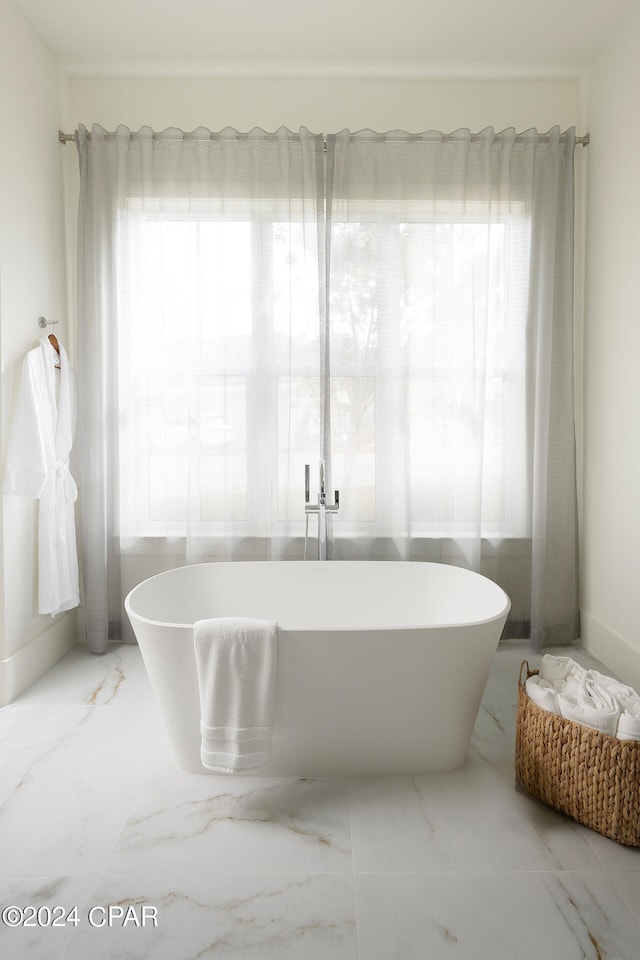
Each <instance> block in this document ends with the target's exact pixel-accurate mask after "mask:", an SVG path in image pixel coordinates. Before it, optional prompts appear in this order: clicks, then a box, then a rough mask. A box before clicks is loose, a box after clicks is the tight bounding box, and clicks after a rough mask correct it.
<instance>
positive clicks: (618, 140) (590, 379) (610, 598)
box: [582, 5, 640, 687]
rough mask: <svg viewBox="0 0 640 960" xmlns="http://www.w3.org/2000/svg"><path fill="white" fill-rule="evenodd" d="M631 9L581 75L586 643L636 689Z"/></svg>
mask: <svg viewBox="0 0 640 960" xmlns="http://www.w3.org/2000/svg"><path fill="white" fill-rule="evenodd" d="M639 50H640V5H634V9H633V11H632V13H631V15H630V17H629V19H628V20H627V21H626V22H625V23H624V24H623V25H622V27H621V28H620V30H619V31H618V32H617V34H616V35H615V36H614V37H613V38H612V39H611V41H610V42H609V43H608V44H607V46H606V47H605V48H604V49H603V51H602V52H601V54H600V56H599V57H598V59H597V61H596V62H595V64H594V66H593V69H592V71H591V75H590V78H589V97H588V103H589V120H588V122H589V128H590V131H591V135H592V142H591V146H590V147H589V175H588V206H587V209H588V226H587V236H588V245H587V271H586V278H587V281H586V300H585V302H586V320H585V365H584V383H585V431H584V436H585V444H584V456H585V461H584V536H583V550H582V558H583V563H582V569H583V590H582V593H583V614H582V635H583V642H584V643H585V645H586V646H587V647H588V648H589V649H591V650H593V652H594V653H595V654H596V655H597V656H598V657H600V658H601V659H603V660H604V661H605V662H606V663H607V664H608V665H609V666H610V667H611V668H612V669H614V670H617V671H618V672H619V673H620V674H621V675H623V676H624V677H625V678H628V682H630V683H633V684H635V685H638V686H639V687H640V576H639V572H638V571H639V570H640V564H639V562H638V544H639V538H640V425H639V420H638V415H639V413H640V283H639V269H640V241H639V237H640V164H639V162H638V155H639V153H640V122H639V120H638V102H639V100H640V57H639V56H638V51H639Z"/></svg>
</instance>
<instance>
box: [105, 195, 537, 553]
mask: <svg viewBox="0 0 640 960" xmlns="http://www.w3.org/2000/svg"><path fill="white" fill-rule="evenodd" d="M484 209H485V205H484V204H483V205H479V206H478V207H477V209H476V208H474V206H473V204H467V205H465V207H464V209H463V208H461V207H460V208H456V206H455V205H453V204H442V205H440V206H439V207H438V208H437V209H436V212H435V214H434V212H433V210H430V211H429V212H427V211H426V210H422V209H421V208H420V205H419V204H416V205H415V209H414V210H413V211H412V215H411V216H410V217H407V216H406V210H405V212H404V213H403V215H402V217H398V216H397V215H396V213H395V211H394V208H393V205H392V204H386V203H383V202H382V203H381V202H377V203H375V204H374V203H366V202H363V203H362V204H361V208H360V209H358V207H356V206H352V208H351V212H350V218H349V220H348V221H347V220H344V219H343V220H340V219H338V220H337V221H336V222H334V223H333V225H332V233H331V238H330V239H331V243H330V247H331V256H330V273H329V296H328V317H329V321H328V336H329V341H330V387H329V409H330V430H331V463H332V481H333V486H334V487H339V488H340V490H341V506H340V514H339V515H338V517H337V518H336V519H335V520H334V523H335V527H334V529H335V531H336V535H337V536H339V535H340V530H344V531H347V532H348V535H349V536H357V534H358V532H359V531H365V530H366V531H367V533H368V534H371V532H373V533H374V535H376V536H381V537H385V536H393V535H394V529H395V524H396V506H397V503H398V500H399V499H401V500H407V498H408V500H409V503H408V513H409V516H410V522H411V531H412V534H413V535H415V536H456V535H463V536H464V535H465V534H466V533H467V532H468V531H469V532H470V531H472V530H473V529H474V525H475V524H476V523H477V516H478V506H479V505H480V515H481V523H482V531H483V535H486V536H492V535H496V536H522V535H524V534H525V533H526V530H527V526H528V518H527V511H526V508H525V492H526V460H527V451H526V431H525V419H526V409H525V380H526V360H525V336H526V307H527V286H526V283H514V280H513V277H514V276H517V271H516V270H515V268H516V267H517V266H518V265H519V263H520V262H521V261H523V260H526V258H527V256H528V254H527V251H528V242H529V240H528V225H527V220H526V217H525V215H524V210H523V207H522V205H521V204H513V203H512V204H508V205H507V204H504V205H494V206H493V207H492V208H491V222H487V218H486V215H485V217H484V219H483V215H482V211H483V210H484ZM304 230H305V228H304V227H303V224H302V221H301V219H299V218H297V217H296V208H295V204H294V203H289V204H288V206H287V216H286V218H285V217H284V216H283V215H282V210H281V209H280V208H279V205H278V204H275V203H274V204H273V214H272V216H270V217H265V216H263V217H262V218H261V220H260V222H259V223H256V222H255V221H254V220H252V219H251V218H250V217H249V216H248V215H247V211H246V209H244V208H243V204H242V202H241V201H239V200H238V201H236V202H234V203H233V204H232V205H231V206H230V205H229V203H227V204H225V205H224V208H222V206H220V208H219V209H217V208H216V206H215V204H214V203H212V202H204V201H203V203H202V204H201V205H200V206H199V207H198V206H197V205H196V206H194V204H193V202H191V203H190V204H188V205H187V204H186V203H183V202H182V201H180V200H175V201H171V202H168V203H167V202H166V201H163V202H162V204H160V202H158V204H157V205H154V204H149V202H148V201H147V202H145V203H142V201H137V200H131V201H129V203H128V205H127V209H126V214H125V216H123V217H122V218H121V223H120V233H121V238H120V250H121V258H120V264H119V275H120V282H119V291H120V292H119V297H120V300H119V351H120V358H121V363H120V371H121V372H120V382H119V389H120V398H119V400H120V440H119V442H120V497H121V502H120V527H121V531H120V532H121V535H122V536H123V537H125V538H127V537H131V538H139V537H157V536H162V537H181V536H183V535H184V534H185V532H186V528H187V525H188V524H190V525H191V529H192V530H193V528H194V527H195V528H197V529H199V530H201V531H203V532H205V533H207V534H210V535H214V536H215V535H216V531H217V530H218V529H219V528H220V527H221V525H222V524H224V525H225V529H226V531H227V533H228V530H229V525H230V524H231V526H232V527H233V529H234V530H235V531H236V532H237V534H238V535H239V536H249V537H260V536H262V535H268V534H267V533H266V531H265V530H263V527H262V518H263V517H264V516H265V515H266V513H267V512H271V513H273V512H274V510H275V513H276V516H277V519H278V522H279V523H281V524H282V525H283V529H284V528H286V527H287V525H291V524H293V525H296V524H301V523H303V522H304V508H303V498H302V480H303V472H302V471H303V465H304V463H311V464H314V463H316V462H317V460H318V457H319V452H320V436H321V422H320V393H321V367H320V364H319V356H320V352H321V331H320V323H319V305H318V263H317V258H316V256H317V245H314V243H313V242H310V241H309V238H308V237H305V236H304V235H303V233H304ZM390 265H391V266H390Z"/></svg>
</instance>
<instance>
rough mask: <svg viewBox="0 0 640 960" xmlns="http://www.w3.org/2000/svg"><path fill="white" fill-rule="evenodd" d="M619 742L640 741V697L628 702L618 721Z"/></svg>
mask: <svg viewBox="0 0 640 960" xmlns="http://www.w3.org/2000/svg"><path fill="white" fill-rule="evenodd" d="M618 740H640V697H638V696H637V695H636V698H635V700H627V701H626V703H625V705H624V709H623V711H622V713H621V714H620V719H619V720H618Z"/></svg>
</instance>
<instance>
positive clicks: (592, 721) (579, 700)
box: [558, 677, 620, 737]
mask: <svg viewBox="0 0 640 960" xmlns="http://www.w3.org/2000/svg"><path fill="white" fill-rule="evenodd" d="M558 705H559V707H560V713H561V714H562V716H563V717H564V718H565V720H573V721H574V723H581V724H583V726H585V727H591V728H592V729H593V730H599V731H600V733H606V734H607V735H608V736H610V737H615V735H616V731H617V729H618V717H619V716H620V704H619V703H618V701H617V700H616V698H615V697H614V696H612V695H611V694H610V693H609V692H608V690H606V689H605V688H604V687H603V686H601V685H600V684H599V683H597V682H596V681H595V680H593V679H590V678H589V677H587V679H586V680H585V682H584V690H583V692H580V693H573V694H570V693H559V694H558Z"/></svg>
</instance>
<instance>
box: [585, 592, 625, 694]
mask: <svg viewBox="0 0 640 960" xmlns="http://www.w3.org/2000/svg"><path fill="white" fill-rule="evenodd" d="M580 627H581V630H580V645H581V646H582V647H584V649H585V650H587V651H588V652H589V653H592V654H593V656H594V657H597V658H598V660H600V662H601V663H603V664H604V665H605V666H606V667H607V668H608V669H609V670H610V671H611V672H612V673H614V674H616V675H617V676H618V677H619V679H620V680H622V681H623V682H624V683H628V684H629V685H630V686H632V687H635V689H636V690H638V691H639V692H640V647H635V646H633V645H632V644H631V643H629V641H628V640H625V639H624V637H621V636H620V635H619V634H617V633H615V631H614V630H611V628H610V627H607V626H606V624H604V623H602V622H601V621H600V620H598V618H597V617H594V616H593V614H590V613H587V612H586V611H584V610H582V611H581V612H580Z"/></svg>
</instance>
